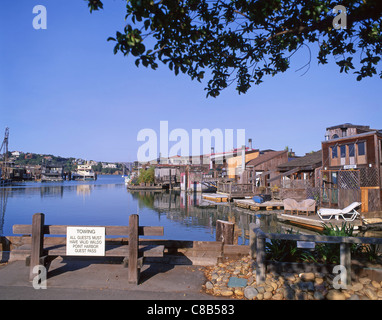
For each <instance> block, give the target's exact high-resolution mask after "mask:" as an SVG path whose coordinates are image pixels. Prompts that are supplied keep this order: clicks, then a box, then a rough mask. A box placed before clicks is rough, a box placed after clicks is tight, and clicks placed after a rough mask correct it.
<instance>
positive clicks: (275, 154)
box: [245, 150, 288, 187]
mask: <svg viewBox="0 0 382 320" xmlns="http://www.w3.org/2000/svg"><path fill="white" fill-rule="evenodd" d="M286 162H288V151H287V150H283V151H266V152H263V153H261V154H260V155H259V156H258V157H257V158H255V159H252V160H250V161H248V162H247V163H246V169H245V171H246V177H245V179H246V183H252V184H254V185H255V186H256V187H271V186H273V185H278V186H280V183H279V181H273V183H272V182H269V180H270V179H272V178H274V177H276V176H278V175H279V173H278V171H277V167H278V166H279V165H280V164H282V163H286Z"/></svg>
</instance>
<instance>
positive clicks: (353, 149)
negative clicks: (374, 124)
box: [348, 144, 355, 157]
mask: <svg viewBox="0 0 382 320" xmlns="http://www.w3.org/2000/svg"><path fill="white" fill-rule="evenodd" d="M348 148H349V157H354V156H355V146H354V144H349V145H348Z"/></svg>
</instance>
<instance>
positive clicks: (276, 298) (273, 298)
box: [272, 292, 284, 300]
mask: <svg viewBox="0 0 382 320" xmlns="http://www.w3.org/2000/svg"><path fill="white" fill-rule="evenodd" d="M283 298H284V296H283V294H282V293H281V292H280V293H276V294H275V295H274V296H273V297H272V300H282V299H283Z"/></svg>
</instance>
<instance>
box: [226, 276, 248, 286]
mask: <svg viewBox="0 0 382 320" xmlns="http://www.w3.org/2000/svg"><path fill="white" fill-rule="evenodd" d="M246 286H247V279H245V278H237V277H231V278H230V279H229V281H228V288H244V287H246Z"/></svg>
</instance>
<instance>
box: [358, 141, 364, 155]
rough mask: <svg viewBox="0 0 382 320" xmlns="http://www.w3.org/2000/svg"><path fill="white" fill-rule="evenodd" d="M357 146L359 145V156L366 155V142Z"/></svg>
mask: <svg viewBox="0 0 382 320" xmlns="http://www.w3.org/2000/svg"><path fill="white" fill-rule="evenodd" d="M357 145H358V155H359V156H364V155H366V148H365V147H366V146H365V142H358V143H357Z"/></svg>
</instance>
